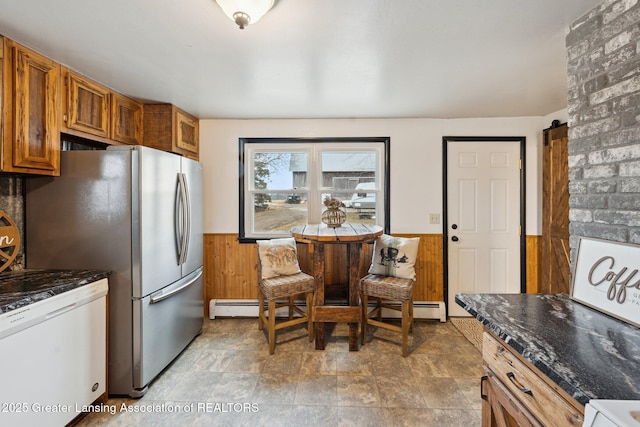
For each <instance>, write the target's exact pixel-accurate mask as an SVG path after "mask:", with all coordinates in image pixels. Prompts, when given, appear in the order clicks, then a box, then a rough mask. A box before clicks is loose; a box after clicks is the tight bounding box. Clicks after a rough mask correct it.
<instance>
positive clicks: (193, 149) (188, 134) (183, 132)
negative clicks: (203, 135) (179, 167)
mask: <svg viewBox="0 0 640 427" xmlns="http://www.w3.org/2000/svg"><path fill="white" fill-rule="evenodd" d="M198 132H199V130H198V120H197V119H196V118H195V117H193V116H191V115H189V114H187V113H185V112H184V111H180V110H176V141H175V145H176V148H178V149H179V150H183V151H184V152H185V153H184V154H185V155H187V156H189V157H194V156H195V158H196V159H197V158H198V154H199V150H200V147H199V145H198V144H199V135H198Z"/></svg>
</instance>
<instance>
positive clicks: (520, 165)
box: [518, 159, 522, 170]
mask: <svg viewBox="0 0 640 427" xmlns="http://www.w3.org/2000/svg"><path fill="white" fill-rule="evenodd" d="M518 169H520V170H522V159H518Z"/></svg>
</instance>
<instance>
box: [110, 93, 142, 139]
mask: <svg viewBox="0 0 640 427" xmlns="http://www.w3.org/2000/svg"><path fill="white" fill-rule="evenodd" d="M142 124H143V119H142V104H140V103H139V102H136V101H134V100H133V99H130V98H127V97H126V96H122V95H120V94H118V93H113V94H111V138H112V139H114V140H116V141H118V142H122V143H124V144H131V145H138V144H140V145H141V144H142Z"/></svg>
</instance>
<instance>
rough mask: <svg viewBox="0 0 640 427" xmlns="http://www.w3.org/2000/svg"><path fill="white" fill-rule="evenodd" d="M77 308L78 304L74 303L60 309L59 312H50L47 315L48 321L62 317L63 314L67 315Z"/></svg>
mask: <svg viewBox="0 0 640 427" xmlns="http://www.w3.org/2000/svg"><path fill="white" fill-rule="evenodd" d="M74 308H76V303H75V302H73V303H71V304H69V305H65V306H64V307H61V308H58V309H57V310H53V311H50V312H49V313H47V316H46V319H47V320H48V319H51V318H52V317H56V316H60V315H61V314H62V313H66V312H67V311H69V310H73V309H74Z"/></svg>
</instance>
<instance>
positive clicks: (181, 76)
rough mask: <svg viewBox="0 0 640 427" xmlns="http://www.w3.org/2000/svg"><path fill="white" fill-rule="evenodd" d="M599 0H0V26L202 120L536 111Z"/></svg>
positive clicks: (98, 76)
mask: <svg viewBox="0 0 640 427" xmlns="http://www.w3.org/2000/svg"><path fill="white" fill-rule="evenodd" d="M599 3H601V0H278V1H276V4H275V6H274V8H273V9H272V10H271V11H270V12H269V13H268V14H267V15H265V16H264V17H263V18H262V19H261V20H260V21H259V22H257V23H256V24H255V25H253V26H249V27H248V28H247V29H245V30H240V29H238V28H237V27H236V26H235V24H234V23H233V22H232V21H231V20H229V19H228V18H227V17H226V16H225V15H224V14H223V13H222V10H221V9H220V8H219V6H218V5H217V4H216V3H214V2H213V0H61V1H52V0H0V34H3V35H5V36H8V37H10V38H12V39H14V40H16V41H18V42H21V43H23V44H26V45H27V46H30V47H32V48H34V49H35V50H37V51H40V52H42V53H44V54H45V55H47V56H49V57H51V58H53V59H55V60H57V61H58V62H61V63H63V64H65V65H67V66H69V67H71V68H73V69H75V70H77V71H79V72H81V73H83V74H86V75H87V76H89V77H91V78H93V79H94V80H96V81H98V82H101V83H103V84H105V85H107V86H109V87H111V88H113V89H115V90H117V91H119V92H121V93H124V94H128V95H130V96H132V97H135V98H138V99H140V100H145V101H157V102H170V103H173V104H175V105H177V106H179V107H181V108H183V109H185V110H187V111H188V112H190V113H192V114H194V115H196V116H198V117H199V118H201V119H208V118H385V117H431V118H459V117H512V116H541V115H545V114H549V113H552V112H555V111H557V110H560V109H562V108H565V107H566V102H567V101H566V93H567V89H566V86H567V83H566V50H565V43H564V38H565V34H566V31H567V29H568V27H569V25H571V24H572V23H573V22H575V21H576V20H577V19H578V18H580V17H581V16H582V15H583V14H584V13H586V12H587V11H589V10H590V9H591V8H593V7H594V6H596V5H598V4H599Z"/></svg>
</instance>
